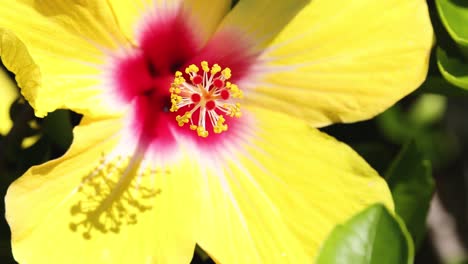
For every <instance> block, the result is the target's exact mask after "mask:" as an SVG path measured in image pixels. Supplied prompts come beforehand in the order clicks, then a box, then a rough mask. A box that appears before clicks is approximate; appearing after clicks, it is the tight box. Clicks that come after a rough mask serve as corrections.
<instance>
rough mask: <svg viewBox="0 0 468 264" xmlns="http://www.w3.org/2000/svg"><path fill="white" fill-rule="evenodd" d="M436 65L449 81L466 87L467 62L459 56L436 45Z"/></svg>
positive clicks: (467, 82) (467, 84)
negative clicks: (450, 53)
mask: <svg viewBox="0 0 468 264" xmlns="http://www.w3.org/2000/svg"><path fill="white" fill-rule="evenodd" d="M437 65H438V66H439V70H440V73H441V74H442V76H443V77H444V78H445V79H446V80H447V81H448V82H449V83H451V84H453V85H455V86H458V87H461V88H464V89H468V62H466V61H465V60H464V59H463V58H462V57H461V56H456V55H455V56H453V55H452V56H450V55H449V54H448V53H447V52H446V51H445V50H443V49H442V48H440V47H438V48H437Z"/></svg>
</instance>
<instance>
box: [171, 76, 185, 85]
mask: <svg viewBox="0 0 468 264" xmlns="http://www.w3.org/2000/svg"><path fill="white" fill-rule="evenodd" d="M184 82H185V79H184V77H175V78H174V83H173V85H174V86H179V85H181V84H183V83H184Z"/></svg>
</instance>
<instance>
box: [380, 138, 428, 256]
mask: <svg viewBox="0 0 468 264" xmlns="http://www.w3.org/2000/svg"><path fill="white" fill-rule="evenodd" d="M386 179H387V182H388V185H389V187H390V190H391V191H392V195H393V199H394V201H395V210H396V212H397V214H398V215H399V216H400V217H401V218H402V220H403V221H404V222H405V224H406V227H407V228H408V230H409V232H410V233H411V236H412V238H413V241H414V242H415V246H416V248H418V246H419V244H420V243H421V241H422V239H423V237H424V235H425V232H426V217H427V213H428V210H429V204H430V201H431V198H432V194H433V192H434V180H433V178H432V172H431V163H430V161H429V160H427V159H425V158H424V155H423V154H422V153H421V152H420V151H419V149H418V147H417V145H416V143H415V142H414V141H411V142H410V143H408V144H406V146H405V147H404V148H403V149H402V150H401V152H400V153H399V154H398V156H397V158H396V159H395V161H394V162H393V163H392V165H391V166H390V168H389V170H388V171H387V173H386Z"/></svg>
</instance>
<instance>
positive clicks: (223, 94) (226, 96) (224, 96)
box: [221, 89, 231, 100]
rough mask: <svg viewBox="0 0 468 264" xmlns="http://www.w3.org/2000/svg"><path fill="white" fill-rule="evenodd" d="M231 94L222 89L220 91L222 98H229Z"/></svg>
mask: <svg viewBox="0 0 468 264" xmlns="http://www.w3.org/2000/svg"><path fill="white" fill-rule="evenodd" d="M230 96H231V95H230V94H229V91H228V90H226V89H224V90H222V91H221V98H223V100H227V99H229V97H230Z"/></svg>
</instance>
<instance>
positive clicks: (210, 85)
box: [169, 61, 243, 138]
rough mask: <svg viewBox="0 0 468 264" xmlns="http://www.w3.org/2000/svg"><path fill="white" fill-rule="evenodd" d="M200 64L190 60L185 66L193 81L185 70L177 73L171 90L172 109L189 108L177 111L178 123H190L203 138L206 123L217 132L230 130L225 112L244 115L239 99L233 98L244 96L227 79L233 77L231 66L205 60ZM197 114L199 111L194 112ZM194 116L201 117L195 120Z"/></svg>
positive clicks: (206, 135) (173, 110)
mask: <svg viewBox="0 0 468 264" xmlns="http://www.w3.org/2000/svg"><path fill="white" fill-rule="evenodd" d="M200 66H201V71H200V68H199V67H197V66H196V65H195V64H191V65H190V66H188V67H187V68H186V69H185V73H186V75H187V76H188V77H189V79H190V82H187V81H186V78H184V77H183V74H182V72H180V71H177V72H176V73H175V77H174V82H173V83H172V85H171V88H170V89H169V91H170V93H171V103H172V106H171V109H170V111H171V112H177V111H179V110H181V109H184V108H186V109H187V111H186V112H185V113H184V114H183V115H177V116H176V121H177V123H178V125H179V126H181V127H182V126H184V125H185V124H189V128H190V129H191V130H194V131H196V132H197V135H198V136H200V137H203V138H206V137H208V135H209V132H208V131H207V127H209V126H211V127H212V128H213V132H214V133H215V134H220V133H222V132H225V131H227V130H228V125H227V124H226V119H225V116H229V117H235V118H239V117H241V116H242V113H241V111H240V103H238V102H235V101H234V100H233V98H234V99H236V98H242V96H243V94H242V91H241V90H240V89H239V87H238V86H237V85H235V84H234V83H231V82H229V81H227V80H229V79H230V78H231V76H232V75H231V69H230V68H224V69H222V68H221V66H219V65H218V64H214V65H213V66H212V67H211V68H210V67H209V65H208V62H206V61H202V62H201V63H200ZM195 114H196V115H195ZM195 116H198V120H197V121H196V122H194V119H196V118H195Z"/></svg>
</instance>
